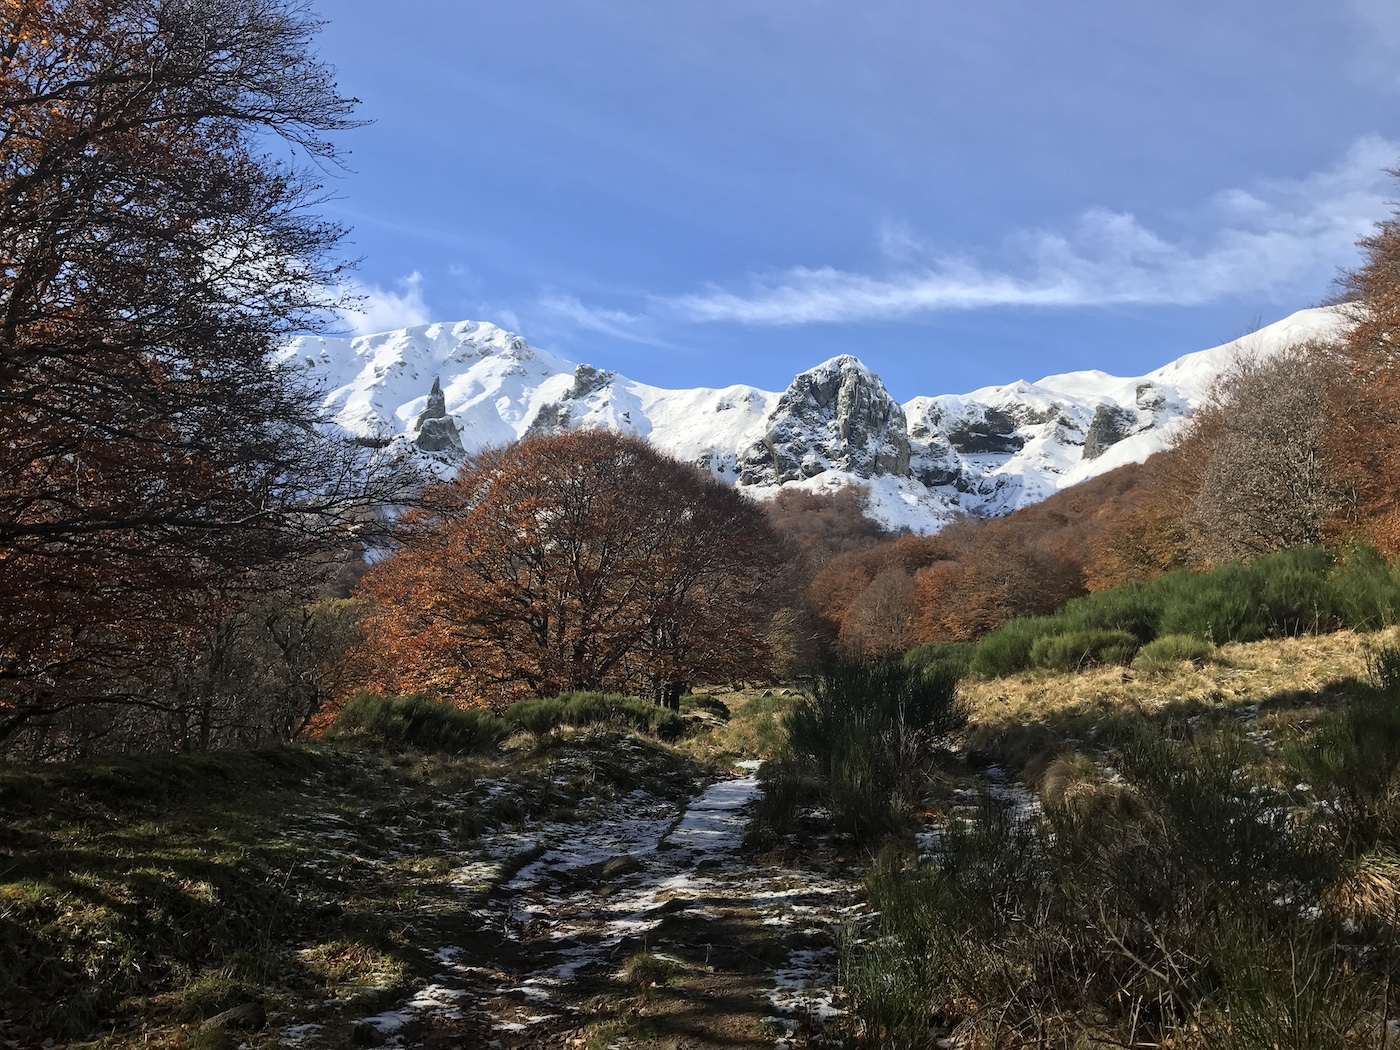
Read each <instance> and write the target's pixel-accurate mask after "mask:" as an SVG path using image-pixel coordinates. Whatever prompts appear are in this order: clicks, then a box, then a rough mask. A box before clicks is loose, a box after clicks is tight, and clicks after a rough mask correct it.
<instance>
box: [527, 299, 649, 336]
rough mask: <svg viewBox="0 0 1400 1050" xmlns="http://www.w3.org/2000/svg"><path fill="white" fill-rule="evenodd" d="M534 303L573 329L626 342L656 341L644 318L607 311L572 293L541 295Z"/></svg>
mask: <svg viewBox="0 0 1400 1050" xmlns="http://www.w3.org/2000/svg"><path fill="white" fill-rule="evenodd" d="M536 305H537V306H538V307H539V308H540V309H541V310H544V311H545V312H546V313H549V314H551V315H553V316H554V317H558V318H563V319H564V320H566V321H568V322H570V323H571V324H572V325H574V327H576V328H582V329H583V330H585V331H588V332H598V333H599V334H601V335H607V336H611V337H612V338H614V339H622V340H624V341H626V342H629V343H646V344H648V345H658V340H657V339H656V338H654V337H653V336H651V335H649V334H647V332H646V331H645V330H644V327H639V326H644V325H645V321H646V319H645V318H643V317H640V316H638V315H636V314H630V313H627V312H626V311H625V310H609V309H605V308H601V307H596V306H589V305H587V304H586V303H584V302H582V301H581V300H579V299H578V298H577V297H576V296H572V295H546V296H542V297H541V298H540V299H539V300H538V302H537V303H536Z"/></svg>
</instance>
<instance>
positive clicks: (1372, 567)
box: [1327, 543, 1400, 631]
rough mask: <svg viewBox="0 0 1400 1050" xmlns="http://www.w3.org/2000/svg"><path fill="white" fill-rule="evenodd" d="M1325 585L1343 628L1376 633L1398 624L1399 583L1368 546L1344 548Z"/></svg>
mask: <svg viewBox="0 0 1400 1050" xmlns="http://www.w3.org/2000/svg"><path fill="white" fill-rule="evenodd" d="M1327 582H1328V585H1329V588H1330V590H1331V595H1332V597H1331V600H1332V605H1333V608H1334V609H1335V610H1336V614H1337V617H1338V619H1339V620H1340V621H1341V622H1342V624H1344V625H1345V626H1347V627H1350V628H1353V629H1354V630H1358V631H1376V630H1380V629H1381V628H1382V627H1389V626H1390V625H1391V624H1394V623H1400V580H1397V577H1396V571H1395V569H1394V568H1392V567H1391V566H1390V565H1388V564H1387V563H1386V560H1385V558H1383V557H1382V556H1381V554H1380V552H1379V551H1377V550H1376V549H1375V548H1374V547H1372V546H1370V545H1369V544H1360V543H1359V544H1353V545H1352V546H1350V547H1347V548H1346V549H1345V550H1344V551H1343V552H1342V554H1341V557H1340V558H1338V559H1337V563H1336V565H1334V566H1333V568H1332V571H1331V573H1330V574H1329V576H1328V581H1327Z"/></svg>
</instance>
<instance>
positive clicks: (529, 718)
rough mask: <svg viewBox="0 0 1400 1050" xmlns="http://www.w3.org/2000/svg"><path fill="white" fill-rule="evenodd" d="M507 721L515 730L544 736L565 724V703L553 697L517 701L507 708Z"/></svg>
mask: <svg viewBox="0 0 1400 1050" xmlns="http://www.w3.org/2000/svg"><path fill="white" fill-rule="evenodd" d="M505 719H506V722H508V723H509V724H510V726H511V727H512V728H514V729H519V730H522V731H524V732H526V733H533V734H534V735H535V736H544V735H545V734H546V733H552V732H554V730H556V729H558V728H559V727H560V726H561V725H563V724H564V701H562V700H559V699H557V698H555V697H552V696H551V697H537V698H532V699H529V700H517V701H516V702H515V703H513V704H511V705H510V707H508V708H506V713H505Z"/></svg>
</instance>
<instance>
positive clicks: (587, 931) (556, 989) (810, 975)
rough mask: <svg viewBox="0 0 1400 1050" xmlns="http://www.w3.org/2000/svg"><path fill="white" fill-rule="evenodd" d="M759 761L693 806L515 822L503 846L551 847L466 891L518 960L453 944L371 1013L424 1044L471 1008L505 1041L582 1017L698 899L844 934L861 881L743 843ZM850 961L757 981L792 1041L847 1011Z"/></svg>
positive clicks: (809, 959) (794, 958)
mask: <svg viewBox="0 0 1400 1050" xmlns="http://www.w3.org/2000/svg"><path fill="white" fill-rule="evenodd" d="M757 765H758V763H756V762H751V763H746V764H745V768H744V769H743V775H741V776H737V777H735V778H733V779H727V780H721V781H719V782H717V783H714V784H711V785H710V786H709V787H708V788H707V789H705V790H704V791H703V792H702V793H701V794H700V795H699V796H697V797H696V798H695V799H693V800H692V801H691V803H690V805H689V806H688V807H686V808H685V810H684V812H683V813H678V812H677V809H676V807H675V806H674V804H672V803H667V802H665V801H663V800H660V799H658V798H656V797H654V796H651V795H646V794H644V793H639V794H634V795H633V796H629V797H627V798H624V799H621V800H618V801H617V802H615V803H613V804H612V805H611V806H610V807H608V808H607V809H606V810H605V811H603V812H601V813H599V814H596V815H595V816H594V818H593V819H589V820H581V821H578V822H574V823H562V822H561V823H553V824H549V823H547V824H543V825H540V826H538V827H535V828H532V829H530V834H529V837H528V838H526V837H524V836H522V835H520V834H519V833H516V834H513V835H511V836H510V842H509V845H508V847H504V848H497V849H493V850H492V852H493V853H494V854H495V855H497V856H503V855H508V854H509V853H510V851H511V850H516V851H518V850H519V849H520V847H521V846H522V845H524V844H526V843H530V842H532V843H533V844H534V846H535V849H537V850H539V851H540V852H539V856H538V857H536V858H535V859H533V860H531V861H530V862H529V863H527V864H524V865H523V866H522V867H521V868H520V870H519V871H518V872H516V873H515V874H514V876H513V877H511V878H509V879H508V880H507V881H506V882H505V884H504V885H499V884H498V888H497V889H495V890H494V891H492V892H490V893H486V894H482V893H481V892H480V889H479V887H480V884H481V879H482V875H483V873H484V870H485V868H484V867H481V868H479V867H477V866H475V865H473V866H469V870H468V869H464V870H463V872H462V874H463V876H464V877H465V879H464V883H463V892H465V893H468V894H473V895H475V896H476V898H477V900H476V902H475V903H474V904H473V905H472V910H473V912H474V914H475V916H476V918H477V919H478V921H479V924H480V929H481V931H482V932H483V935H485V936H489V937H490V938H491V939H492V940H493V941H496V942H498V943H500V944H501V945H504V946H505V949H506V950H504V951H502V952H500V953H498V954H499V955H500V956H501V957H503V958H510V959H514V960H516V961H517V965H516V966H515V967H514V968H512V967H511V966H506V965H505V964H503V963H500V962H497V963H495V964H494V965H499V966H504V968H505V969H506V970H507V971H511V972H500V971H496V970H492V969H488V968H486V967H482V966H476V965H473V964H472V963H473V962H480V961H483V960H480V959H474V955H475V954H476V953H475V952H474V951H471V950H466V949H459V948H458V947H456V946H446V947H443V948H442V949H441V950H439V951H438V952H437V964H438V966H439V967H440V972H439V973H438V974H437V975H436V976H435V977H434V978H433V979H432V982H431V983H430V984H428V985H427V987H425V988H423V989H422V990H420V991H419V992H418V993H416V994H415V995H414V996H413V997H412V998H410V999H408V1000H407V1001H406V1002H403V1003H401V1004H399V1005H398V1006H396V1007H395V1008H393V1009H391V1010H387V1011H384V1012H382V1013H380V1014H377V1015H375V1016H373V1017H368V1018H364V1019H363V1020H362V1022H360V1023H362V1024H368V1025H370V1026H372V1027H373V1028H374V1029H376V1030H377V1031H378V1032H379V1033H380V1034H381V1035H382V1036H383V1037H384V1039H385V1042H386V1044H387V1045H391V1046H411V1045H417V1043H416V1042H415V1039H416V1038H417V1036H416V1033H417V1032H418V1031H419V1030H421V1029H424V1028H426V1027H431V1026H433V1025H435V1024H444V1023H448V1022H451V1021H452V1020H454V1019H460V1018H463V1017H470V1018H474V1019H476V1020H479V1021H482V1022H483V1023H484V1024H485V1025H486V1026H487V1027H489V1029H490V1030H491V1031H492V1032H493V1033H494V1034H495V1036H496V1037H497V1038H499V1039H502V1040H504V1045H511V1044H512V1043H513V1041H514V1039H515V1038H524V1037H523V1036H521V1035H520V1034H521V1033H528V1032H529V1031H530V1030H532V1029H535V1027H536V1026H541V1025H548V1024H549V1023H550V1022H558V1023H559V1024H572V1025H577V1024H579V1023H582V1020H581V1019H579V1018H576V1017H573V1015H574V1012H575V1007H574V1006H573V1005H572V1003H573V1002H575V1001H577V1000H578V999H579V998H581V996H580V994H579V990H580V988H581V987H597V988H599V989H605V988H606V987H608V982H611V981H613V980H614V979H615V978H616V977H617V975H618V971H619V967H620V965H621V964H622V963H623V962H624V961H625V960H626V958H628V957H629V956H630V955H632V954H633V953H635V952H636V951H638V950H641V949H642V948H644V947H645V948H647V949H649V950H651V951H652V952H653V953H655V952H656V949H657V944H658V942H657V941H656V939H655V936H656V934H657V931H658V928H659V927H661V926H662V924H663V923H664V922H666V920H667V919H668V918H675V917H678V916H681V915H683V914H684V913H687V912H689V913H691V916H692V917H694V918H697V919H700V920H701V921H702V923H704V922H708V921H710V920H709V916H712V915H714V914H716V912H717V911H718V910H722V909H734V908H736V907H737V908H743V909H747V910H749V911H752V913H753V917H754V919H755V920H756V923H757V925H759V926H761V927H769V928H771V927H779V928H780V930H781V931H782V932H784V933H786V932H792V933H797V934H803V935H806V940H807V942H808V943H809V945H810V944H815V943H816V942H817V941H819V940H822V939H825V941H827V942H830V940H831V934H832V933H833V931H834V929H835V928H836V927H837V926H838V925H839V924H841V923H842V922H844V921H846V920H847V919H848V918H849V917H850V913H851V912H852V911H853V910H854V909H856V908H858V907H859V906H858V905H856V904H855V903H854V901H855V896H856V895H855V888H854V886H853V884H852V883H851V882H850V881H848V880H847V881H842V880H840V879H834V878H825V877H822V876H814V875H813V874H812V873H809V872H796V871H786V870H782V869H774V868H771V867H769V868H761V867H755V866H754V865H752V864H751V863H750V862H749V861H748V860H746V858H744V857H743V856H742V854H741V852H740V849H741V846H742V844H743V840H744V833H745V829H746V825H747V822H748V819H749V813H750V809H751V807H752V805H753V803H754V801H755V800H756V799H757V797H758V795H759V791H760V788H759V782H758V779H757V776H756V775H755V774H756V769H757ZM517 855H518V852H517ZM689 947H692V948H693V947H697V946H696V945H690V946H689ZM836 964H837V958H836V953H835V950H834V949H833V948H831V947H829V946H827V945H823V946H821V947H810V946H808V947H802V948H798V949H795V950H793V952H792V953H791V955H790V957H789V958H788V959H787V960H786V961H784V962H781V963H779V964H778V965H776V966H775V967H774V970H773V972H772V973H771V974H770V977H769V987H768V989H767V991H766V993H765V991H764V989H763V988H762V987H761V986H760V987H758V988H756V989H755V990H756V991H757V992H758V993H759V994H766V995H767V998H768V1000H769V1002H770V1003H771V1004H772V1009H773V1010H774V1011H775V1016H774V1017H772V1018H770V1020H771V1021H773V1022H775V1023H776V1024H778V1026H779V1028H780V1030H781V1031H782V1032H783V1033H784V1035H783V1038H782V1039H780V1040H779V1043H778V1045H785V1042H784V1041H785V1040H787V1039H790V1038H792V1036H793V1033H795V1032H796V1031H797V1030H798V1029H799V1028H801V1027H810V1026H811V1025H812V1024H813V1022H814V1021H816V1022H820V1021H824V1020H826V1019H829V1018H830V1017H833V1016H835V1015H836V1014H837V1013H839V1010H838V1008H837V1007H836V1005H835V1003H834V996H833V989H834V986H835V978H836V969H837V965H836ZM580 982H582V984H580ZM613 987H615V986H613ZM571 1018H573V1019H572V1020H571ZM542 1030H548V1031H551V1032H553V1031H555V1030H556V1026H551V1027H549V1028H548V1029H542ZM283 1035H284V1041H286V1042H299V1041H301V1039H298V1038H287V1037H288V1036H301V1037H302V1038H303V1039H304V1038H306V1036H311V1035H314V1033H313V1032H310V1031H307V1032H306V1033H305V1035H303V1034H302V1032H300V1031H296V1032H293V1030H290V1029H288V1030H286V1031H284V1033H283Z"/></svg>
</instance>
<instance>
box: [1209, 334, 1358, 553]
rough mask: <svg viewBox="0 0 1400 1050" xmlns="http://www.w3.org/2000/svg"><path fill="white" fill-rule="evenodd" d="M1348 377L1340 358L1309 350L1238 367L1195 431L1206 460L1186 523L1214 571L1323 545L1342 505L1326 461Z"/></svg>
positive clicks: (1248, 360)
mask: <svg viewBox="0 0 1400 1050" xmlns="http://www.w3.org/2000/svg"><path fill="white" fill-rule="evenodd" d="M1344 375H1345V369H1344V365H1343V362H1342V358H1341V356H1340V355H1339V353H1338V350H1337V348H1335V347H1333V346H1330V345H1328V344H1325V343H1317V342H1309V343H1300V344H1298V345H1296V346H1291V347H1288V348H1286V349H1284V350H1283V351H1281V352H1280V353H1277V354H1274V355H1271V356H1268V357H1249V356H1245V357H1242V358H1240V359H1239V360H1238V361H1236V362H1235V364H1234V365H1233V366H1232V367H1231V368H1230V369H1229V370H1227V371H1226V372H1225V373H1224V374H1223V375H1222V376H1221V377H1220V379H1219V380H1218V381H1217V382H1216V384H1215V388H1214V390H1213V391H1212V394H1211V398H1210V401H1209V403H1208V404H1207V405H1206V407H1205V408H1204V409H1202V411H1201V413H1200V416H1199V417H1198V421H1197V423H1196V424H1195V425H1196V428H1197V430H1198V431H1199V432H1209V435H1210V436H1209V440H1208V441H1206V442H1203V443H1202V445H1203V447H1205V448H1208V450H1209V451H1208V458H1206V460H1205V462H1204V463H1203V464H1201V466H1200V470H1201V473H1200V488H1199V492H1198V495H1197V497H1196V503H1195V507H1194V509H1193V511H1192V513H1191V514H1190V516H1189V518H1188V526H1189V528H1190V529H1191V531H1192V533H1193V535H1194V537H1195V540H1196V542H1197V544H1198V546H1199V551H1200V553H1201V554H1202V555H1203V556H1204V557H1205V558H1207V559H1209V560H1212V561H1233V560H1248V559H1250V558H1253V557H1257V556H1258V555H1260V554H1267V553H1269V552H1271V551H1277V550H1284V549H1286V548H1289V547H1297V546H1301V545H1304V544H1314V543H1320V542H1321V541H1322V539H1323V536H1324V532H1325V530H1326V528H1327V526H1328V523H1329V522H1330V521H1332V520H1333V519H1334V518H1335V516H1336V515H1337V513H1338V511H1339V509H1340V508H1341V505H1342V498H1343V493H1342V490H1341V489H1340V487H1339V486H1338V485H1337V484H1336V482H1335V481H1334V478H1333V471H1332V465H1331V462H1330V458H1329V456H1328V451H1327V449H1328V431H1329V409H1330V405H1331V402H1332V398H1333V393H1334V391H1335V390H1336V388H1337V386H1338V384H1339V383H1341V382H1342V380H1343V378H1344Z"/></svg>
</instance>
